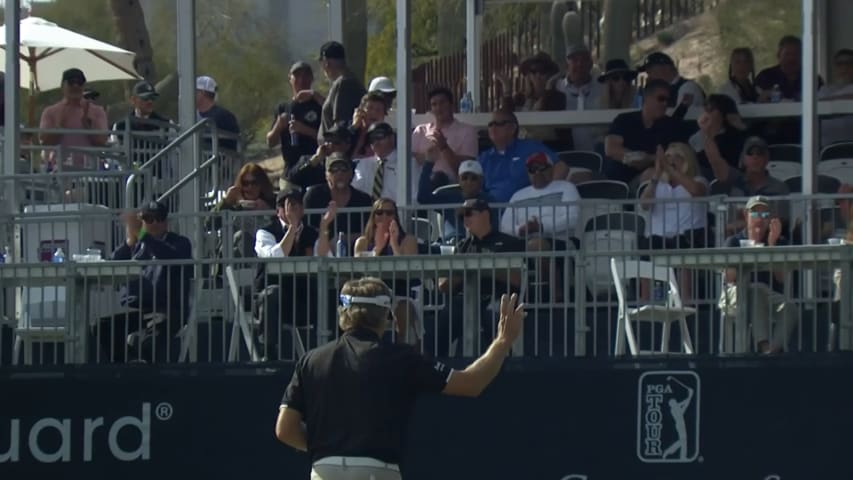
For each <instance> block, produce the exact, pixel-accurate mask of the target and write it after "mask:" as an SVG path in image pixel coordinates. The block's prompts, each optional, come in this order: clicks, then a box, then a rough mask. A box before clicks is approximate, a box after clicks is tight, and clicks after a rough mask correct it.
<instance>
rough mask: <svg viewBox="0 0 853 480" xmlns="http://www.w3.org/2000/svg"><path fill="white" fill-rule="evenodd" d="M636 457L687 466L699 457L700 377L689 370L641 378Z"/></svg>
mask: <svg viewBox="0 0 853 480" xmlns="http://www.w3.org/2000/svg"><path fill="white" fill-rule="evenodd" d="M637 393H638V394H639V399H638V401H637V457H638V458H639V459H640V461H642V462H645V463H689V462H692V461H694V460H696V459H697V458H698V457H699V397H700V395H699V376H698V375H696V373H694V372H689V371H661V372H646V373H643V374H642V375H640V381H639V387H638V392H637Z"/></svg>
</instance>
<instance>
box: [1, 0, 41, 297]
mask: <svg viewBox="0 0 853 480" xmlns="http://www.w3.org/2000/svg"><path fill="white" fill-rule="evenodd" d="M5 11H6V52H15V54H14V55H8V54H7V55H6V79H5V80H6V81H5V85H4V86H5V89H4V91H3V101H4V107H3V108H5V111H4V114H5V116H6V126H5V127H4V135H5V139H4V143H3V169H2V171H3V172H4V173H5V175H14V174H15V164H16V163H17V161H18V158H19V157H20V144H19V138H20V133H21V121H20V113H19V112H20V99H19V97H18V92H19V89H18V85H20V84H21V69H20V65H21V64H20V59H19V58H18V50H19V47H18V44H20V43H21V2H20V0H6V9H5ZM30 154H32V155H35V152H30ZM4 190H5V191H4V192H3V197H5V202H4V203H5V207H3V208H2V209H0V213H9V214H17V213H18V212H19V210H20V209H19V207H18V190H17V186H16V185H15V182H14V181H12V180H9V181H8V182H6V188H4ZM7 225H12V223H11V222H10V223H7ZM13 232H14V233H12V232H8V231H6V232H3V233H4V236H3V241H4V242H5V241H8V238H9V236H10V233H12V234H13V235H14V244H13V245H12V246H11V248H12V256H13V257H14V259H15V261H18V260H19V259H20V258H21V248H20V238H21V231H20V225H18V224H15V226H14V227H13ZM0 248H3V247H2V246H0ZM6 261H7V262H8V261H9V260H6ZM0 314H2V312H0Z"/></svg>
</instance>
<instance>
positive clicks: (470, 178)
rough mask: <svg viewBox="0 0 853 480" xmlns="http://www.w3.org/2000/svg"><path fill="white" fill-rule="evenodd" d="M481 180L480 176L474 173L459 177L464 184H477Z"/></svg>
mask: <svg viewBox="0 0 853 480" xmlns="http://www.w3.org/2000/svg"><path fill="white" fill-rule="evenodd" d="M479 178H480V176H479V175H475V174H473V173H463V174H462V175H460V176H459V180H462V181H463V182H476V181H477V180H478V179H479Z"/></svg>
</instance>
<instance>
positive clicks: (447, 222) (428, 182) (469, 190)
mask: <svg viewBox="0 0 853 480" xmlns="http://www.w3.org/2000/svg"><path fill="white" fill-rule="evenodd" d="M433 165H435V162H434V161H429V160H428V161H426V162H424V167H423V169H422V170H421V176H420V178H419V180H418V203H420V204H421V205H457V206H461V205H462V202H464V201H465V200H467V199H469V198H477V199H480V200H484V201H486V202H489V201H490V198H489V195H488V194H487V193H486V192H484V191H483V167H482V166H481V165H480V163H479V162H477V161H476V160H465V161H464V162H462V163H461V164H459V184H458V185H448V186H446V187H442V188H440V189H438V190H436V191H432V172H433ZM441 215H442V218H443V219H444V231H443V232H442V240H444V241H445V242H446V243H456V241H457V240H461V239H463V238H465V226H464V225H463V223H462V218H461V217H460V216H459V215H458V214H457V212H456V209H453V208H449V209H444V210H443V211H442V212H441ZM498 218H499V215H498V213H497V212H493V213H492V227H493V228H494V229H495V230H497V229H498Z"/></svg>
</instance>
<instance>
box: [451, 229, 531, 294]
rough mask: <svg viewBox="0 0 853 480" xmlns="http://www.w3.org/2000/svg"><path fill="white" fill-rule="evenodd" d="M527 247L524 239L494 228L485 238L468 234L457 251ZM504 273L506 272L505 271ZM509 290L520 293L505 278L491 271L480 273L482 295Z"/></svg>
mask: <svg viewBox="0 0 853 480" xmlns="http://www.w3.org/2000/svg"><path fill="white" fill-rule="evenodd" d="M526 247H527V244H526V243H525V242H524V240H522V239H520V238H518V237H513V236H512V235H507V234H506V233H502V232H499V231H497V230H495V229H494V228H493V229H492V231H491V232H489V234H488V235H486V236H485V237H483V238H477V237H475V236H474V235H468V236H467V237H465V239H463V240H461V241H460V242H459V243H458V244H457V246H456V251H457V252H458V253H503V252H524V250H525V249H526ZM502 273H505V271H503V272H502ZM500 278H504V277H500ZM508 290H509V291H512V292H515V293H518V289H517V288H516V287H511V286H510V285H507V284H506V283H505V282H503V280H498V279H496V278H493V277H492V275H491V274H489V273H482V274H481V275H480V295H481V296H482V297H484V298H485V297H489V298H494V297H495V296H496V295H500V294H503V293H506V292H507V291H508Z"/></svg>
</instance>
